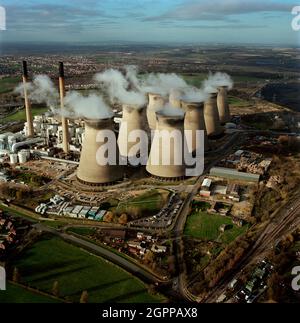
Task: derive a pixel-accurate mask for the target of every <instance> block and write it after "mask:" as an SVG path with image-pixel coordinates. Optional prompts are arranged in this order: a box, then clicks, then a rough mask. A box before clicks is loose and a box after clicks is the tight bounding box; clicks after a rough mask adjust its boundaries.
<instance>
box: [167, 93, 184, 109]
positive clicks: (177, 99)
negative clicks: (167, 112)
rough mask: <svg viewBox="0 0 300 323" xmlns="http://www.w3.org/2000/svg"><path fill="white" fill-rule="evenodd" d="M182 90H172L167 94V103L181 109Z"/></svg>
mask: <svg viewBox="0 0 300 323" xmlns="http://www.w3.org/2000/svg"><path fill="white" fill-rule="evenodd" d="M183 95H184V92H183V91H181V90H172V91H171V93H170V96H169V104H170V106H171V107H172V108H177V109H181V97H182V96H183Z"/></svg>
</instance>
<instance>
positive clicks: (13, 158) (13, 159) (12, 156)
mask: <svg viewBox="0 0 300 323" xmlns="http://www.w3.org/2000/svg"><path fill="white" fill-rule="evenodd" d="M9 160H10V163H11V164H17V163H18V155H17V154H10V155H9Z"/></svg>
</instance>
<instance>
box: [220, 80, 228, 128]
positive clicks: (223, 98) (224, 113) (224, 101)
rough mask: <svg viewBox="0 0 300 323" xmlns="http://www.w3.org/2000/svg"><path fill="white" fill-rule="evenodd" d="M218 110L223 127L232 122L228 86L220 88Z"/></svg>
mask: <svg viewBox="0 0 300 323" xmlns="http://www.w3.org/2000/svg"><path fill="white" fill-rule="evenodd" d="M217 101H218V110H219V118H220V122H221V124H222V125H224V124H225V123H227V122H230V110H229V104H228V96H227V86H220V87H219V88H218V99H217Z"/></svg>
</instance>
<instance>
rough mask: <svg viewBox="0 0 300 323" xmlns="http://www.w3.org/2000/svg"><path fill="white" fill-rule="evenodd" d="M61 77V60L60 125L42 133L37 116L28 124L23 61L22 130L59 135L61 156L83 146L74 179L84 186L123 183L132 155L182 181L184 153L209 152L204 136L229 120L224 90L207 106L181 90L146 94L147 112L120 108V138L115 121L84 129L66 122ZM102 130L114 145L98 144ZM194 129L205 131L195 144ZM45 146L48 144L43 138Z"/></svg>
mask: <svg viewBox="0 0 300 323" xmlns="http://www.w3.org/2000/svg"><path fill="white" fill-rule="evenodd" d="M64 76H65V75H64V64H63V63H62V62H60V64H59V93H60V106H61V125H59V123H55V122H54V123H53V121H51V122H50V123H49V122H48V124H47V127H46V128H45V129H44V127H45V124H44V123H43V122H42V120H38V119H37V118H35V121H34V122H33V121H32V114H31V106H30V102H29V95H28V93H27V83H28V71H27V64H26V62H23V83H24V97H25V107H26V117H27V126H26V127H27V129H28V136H29V137H30V136H33V134H34V130H35V131H36V133H37V134H41V135H42V133H45V134H46V136H48V137H49V138H50V137H51V138H52V139H53V137H54V138H55V137H57V138H58V141H59V145H61V143H62V146H60V147H62V149H63V151H64V153H65V154H68V153H69V152H70V147H72V149H74V147H75V148H76V149H78V150H77V152H80V148H81V152H80V162H79V166H78V169H77V173H76V177H77V179H78V181H79V182H80V183H83V184H85V185H90V186H101V185H111V184H113V183H116V182H118V181H120V180H122V179H123V178H124V173H125V172H126V171H125V169H124V167H126V166H128V165H131V163H130V159H131V158H133V157H136V159H138V158H139V160H140V161H142V165H145V164H146V170H147V172H148V173H149V174H150V175H152V176H154V177H156V178H159V179H167V180H178V179H183V178H184V177H185V175H186V166H185V160H184V153H185V152H186V151H188V153H189V154H193V155H194V154H195V152H196V151H199V150H200V151H201V150H202V149H203V148H204V150H205V151H208V150H209V148H210V145H209V140H208V138H211V137H213V136H217V135H220V134H221V133H222V130H223V128H222V127H221V124H225V123H227V122H228V121H230V112H229V105H228V98H227V87H226V86H221V87H219V88H218V93H217V90H216V91H215V92H213V93H210V97H209V99H207V100H206V101H205V102H193V101H192V99H190V101H189V99H188V97H187V96H186V97H185V96H184V94H185V93H184V90H183V89H173V90H172V91H170V93H169V97H168V99H167V98H165V97H163V96H162V95H161V94H158V93H148V98H149V102H148V105H147V108H146V107H145V106H138V105H134V104H131V105H130V104H123V105H122V110H123V114H122V119H121V123H120V128H119V134H118V137H117V136H116V132H115V123H114V118H113V117H108V118H105V119H95V120H94V119H93V120H92V119H88V118H87V119H85V120H84V125H85V129H84V128H83V121H82V120H79V123H78V122H77V123H75V121H70V123H69V121H68V120H67V118H66V117H65V116H66V114H65V112H64V109H65V107H64V99H65V95H66V93H65V78H64ZM182 97H184V99H182ZM87 109H88V107H87ZM99 109H101V106H99ZM116 119H117V118H116ZM118 119H119V118H118ZM119 120H120V119H119ZM54 128H55V129H56V130H55V129H54ZM71 130H72V131H71ZM150 130H157V131H153V132H154V135H153V136H152V138H151V139H152V141H151V140H149V139H150ZM106 131H110V133H112V134H113V139H114V141H115V142H114V144H111V145H110V144H109V143H108V142H106V141H105V140H104V141H103V140H101V138H102V139H103V138H107V137H106ZM186 131H187V132H189V135H188V134H186ZM197 131H203V134H204V141H202V140H200V141H199V142H198V140H196V138H197V136H196V134H197ZM133 132H135V134H134V135H132V133H133ZM72 133H73V134H72ZM70 136H71V137H70ZM49 138H48V139H49ZM170 138H171V140H170ZM52 139H51V140H52ZM197 139H198V138H197ZM46 142H48V143H49V142H50V141H49V140H48V141H47V140H46ZM149 143H150V144H151V147H150V148H149ZM74 145H75V146H74ZM203 145H204V147H203ZM105 149H106V150H107V151H105ZM72 151H74V150H72ZM110 156H113V158H115V163H111V160H108V159H109V157H110ZM148 156H149V157H148ZM21 157H22V156H21ZM120 157H121V158H120ZM166 157H167V158H166ZM77 158H79V157H77ZM21 159H22V160H23V159H24V158H23V157H22V158H21ZM77 160H78V159H77ZM124 160H125V162H124ZM123 165H124V166H123ZM136 166H138V165H136Z"/></svg>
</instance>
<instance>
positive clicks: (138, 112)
mask: <svg viewBox="0 0 300 323" xmlns="http://www.w3.org/2000/svg"><path fill="white" fill-rule="evenodd" d="M133 131H135V133H136V135H137V137H139V138H140V140H139V139H137V140H135V141H134V142H131V141H130V140H129V139H130V137H129V136H130V134H133V133H132V132H133ZM145 132H146V133H147V134H148V133H149V128H148V123H147V116H146V109H145V107H139V106H136V105H128V104H124V105H123V116H122V121H121V126H120V130H119V137H118V145H119V151H120V155H121V156H122V157H124V158H131V157H134V156H140V157H141V158H142V157H144V158H147V154H148V151H147V150H146V152H145V154H144V151H145V149H143V148H145V147H147V144H148V135H147V137H145ZM134 146H135V147H137V151H136V149H133V147H134ZM138 148H139V149H138ZM132 150H134V151H132ZM141 153H142V154H144V156H141V155H140V154H141Z"/></svg>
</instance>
